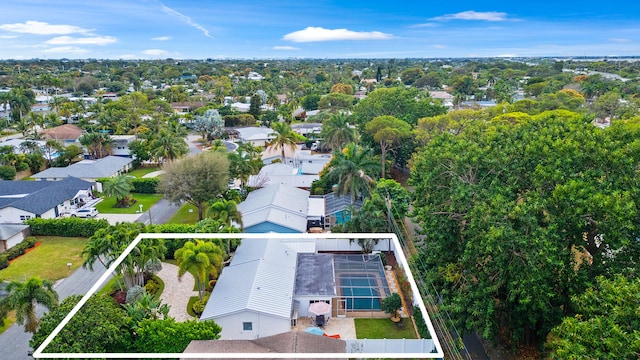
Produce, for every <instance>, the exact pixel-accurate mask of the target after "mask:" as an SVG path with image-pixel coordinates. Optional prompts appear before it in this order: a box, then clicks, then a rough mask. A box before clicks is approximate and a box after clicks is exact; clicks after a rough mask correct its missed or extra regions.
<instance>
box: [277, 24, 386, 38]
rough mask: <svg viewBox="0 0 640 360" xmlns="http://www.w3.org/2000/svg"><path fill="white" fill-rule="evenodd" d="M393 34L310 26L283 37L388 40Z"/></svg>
mask: <svg viewBox="0 0 640 360" xmlns="http://www.w3.org/2000/svg"><path fill="white" fill-rule="evenodd" d="M392 37H393V35H391V34H385V33H383V32H379V31H368V32H367V31H352V30H347V29H325V28H321V27H313V26H309V27H307V28H306V29H304V30H298V31H294V32H292V33H289V34H286V35H285V36H283V37H282V39H283V40H289V41H293V42H314V41H340V40H388V39H391V38H392Z"/></svg>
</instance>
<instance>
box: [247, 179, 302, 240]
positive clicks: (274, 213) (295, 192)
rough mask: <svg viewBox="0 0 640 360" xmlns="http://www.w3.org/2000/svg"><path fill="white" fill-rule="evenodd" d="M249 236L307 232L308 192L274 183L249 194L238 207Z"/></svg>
mask: <svg viewBox="0 0 640 360" xmlns="http://www.w3.org/2000/svg"><path fill="white" fill-rule="evenodd" d="M238 210H239V211H240V213H241V214H242V224H243V226H244V231H245V232H248V233H268V232H277V233H303V232H306V231H307V214H308V212H309V192H308V191H306V190H302V189H298V188H296V187H293V186H291V185H286V184H273V185H269V186H266V187H263V188H262V189H258V190H254V191H252V192H250V193H249V195H248V196H247V198H246V199H245V201H243V202H241V203H240V204H238Z"/></svg>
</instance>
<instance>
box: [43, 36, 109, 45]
mask: <svg viewBox="0 0 640 360" xmlns="http://www.w3.org/2000/svg"><path fill="white" fill-rule="evenodd" d="M117 41H118V40H117V39H116V38H114V37H113V36H94V37H81V38H76V37H71V36H58V37H54V38H53V39H51V40H47V41H45V44H49V45H100V46H102V45H107V44H112V43H114V42H117Z"/></svg>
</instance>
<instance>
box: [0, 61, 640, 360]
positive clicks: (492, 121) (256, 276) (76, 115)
mask: <svg viewBox="0 0 640 360" xmlns="http://www.w3.org/2000/svg"><path fill="white" fill-rule="evenodd" d="M636 67H637V62H635V61H631V60H626V59H625V60H610V59H604V60H601V59H590V60H589V61H586V60H582V59H571V58H526V59H509V60H506V59H499V58H498V59H408V60H402V61H400V60H396V59H384V60H382V59H377V60H359V59H353V60H329V59H324V60H287V61H285V60H277V61H275V60H270V61H267V60H261V61H257V60H253V61H251V60H219V61H218V60H212V59H208V60H175V59H164V60H149V61H142V60H130V61H129V60H127V61H125V60H118V61H116V60H94V59H87V60H68V59H60V60H40V61H36V60H32V61H20V60H0V131H1V132H0V178H1V179H2V180H0V319H2V320H3V321H2V323H1V325H2V327H0V354H1V356H0V357H2V358H3V359H5V358H6V359H28V358H31V357H32V356H33V357H36V358H37V357H38V356H40V355H42V354H44V353H49V352H52V353H58V354H68V353H80V354H136V353H157V354H159V355H160V354H173V355H174V356H173V357H180V356H185V358H191V357H193V356H194V354H201V355H202V357H215V356H214V355H215V354H226V355H225V356H227V355H228V356H236V357H237V358H251V355H252V354H258V353H273V356H274V357H278V355H282V354H287V356H295V354H301V353H311V354H320V355H322V356H320V357H323V356H324V357H326V356H328V355H327V353H330V354H331V356H333V355H335V357H336V358H360V357H363V358H367V357H369V358H373V357H375V358H385V357H389V358H394V357H395V358H398V357H402V356H406V357H408V358H455V359H493V358H496V359H497V358H506V359H531V358H576V357H572V356H573V355H566V354H573V353H572V352H571V351H576V352H578V353H579V354H580V355H583V354H582V353H580V351H581V350H580V351H579V350H575V349H567V348H566V346H567V345H566V342H567V341H575V342H578V341H583V340H582V337H581V336H583V335H584V334H587V335H588V334H590V333H589V331H588V330H589V329H591V327H589V326H588V325H589V324H582V322H580V324H581V325H580V326H585V328H582V327H580V328H579V329H580V331H578V330H576V329H577V328H578V325H576V323H575V321H578V320H581V321H582V320H583V321H584V322H587V321H588V319H599V320H598V321H604V320H602V319H601V318H600V317H599V316H600V315H599V314H593V313H588V312H587V311H588V310H589V309H591V308H590V307H589V306H586V305H585V304H589V302H590V301H593V300H592V299H591V298H588V297H587V295H588V294H591V292H593V291H596V292H598V293H599V294H601V295H599V296H601V298H602V299H610V298H616V297H624V296H622V295H619V294H617V293H616V292H615V291H628V292H629V293H633V291H634V289H637V288H638V286H639V285H638V281H637V277H636V271H635V269H636V268H637V262H636V260H637V256H636V255H637V253H638V249H640V244H639V243H638V241H637V239H638V238H640V237H638V236H636V235H637V233H638V231H637V229H638V224H640V222H638V221H637V220H640V219H637V214H640V212H637V211H636V202H637V201H638V196H637V195H638V191H639V190H638V189H640V187H639V186H637V185H638V184H639V180H640V178H638V174H637V165H638V164H639V163H640V159H638V156H640V155H639V154H640V152H638V151H637V150H638V149H637V141H636V139H637V137H636V136H635V135H634V134H636V132H638V129H640V127H638V126H637V119H638V109H640V106H638V105H639V104H640V103H639V102H638V100H637V98H636V97H637V96H636V95H637V93H638V91H639V90H638V89H640V87H639V86H640V85H638V84H640V82H639V81H640V80H639V79H638V77H637V69H636ZM589 71H598V73H592V72H589ZM634 71H635V73H634ZM602 74H619V76H620V78H617V77H604V76H602ZM633 74H636V75H634V76H633V77H632V76H631V75H633ZM636 135H639V134H636ZM583 297H584V298H583ZM625 298H626V297H625ZM635 305H637V304H635ZM607 306H609V305H607ZM610 306H615V307H620V308H623V310H620V311H621V312H622V313H624V312H625V311H627V310H628V309H629V307H633V306H634V303H633V301H631V303H630V304H627V303H623V304H612V305H610ZM69 314H72V316H71V317H68V315H69ZM515 319H520V320H515ZM594 321H595V320H594ZM607 321H611V322H612V323H610V324H608V325H607V326H611V327H614V326H619V327H621V328H623V329H626V330H624V331H621V333H620V334H618V335H617V337H616V339H617V341H619V342H620V343H621V344H623V343H624V344H626V342H625V341H628V339H629V336H628V334H636V333H637V331H635V329H637V328H634V327H633V326H634V325H635V324H637V319H633V317H631V319H629V318H627V317H624V316H621V318H620V319H609V320H607ZM618 322H619V323H618ZM60 323H65V324H66V325H65V326H64V327H63V328H60V329H57V326H58V324H60ZM96 323H99V324H101V326H97V327H96V326H92V325H90V324H96ZM90 326H92V328H91V331H88V327H90ZM581 331H583V332H584V333H582V332H581ZM634 331H635V332H634ZM52 333H54V334H55V336H53V337H52V338H50V337H49V335H50V334H52ZM162 334H173V335H172V336H170V337H169V338H170V339H171V341H169V338H168V337H166V335H162ZM587 335H584V336H587ZM163 336H164V337H163ZM612 336H613V335H612ZM631 337H632V336H631ZM629 346H630V348H631V349H635V350H631V351H632V352H633V351H636V353H634V354H637V351H640V350H638V349H636V348H634V347H633V346H631V345H629ZM585 348H588V349H591V348H590V347H588V346H586V345H585ZM5 349H7V350H6V351H5ZM585 351H586V350H585ZM589 351H594V354H598V353H597V350H593V349H592V350H589ZM606 351H607V352H611V351H614V350H612V349H609V348H607V350H606ZM229 354H231V355H229ZM627 355H628V354H626V355H620V358H631V357H629V356H627ZM131 357H135V355H131ZM577 357H580V356H577ZM591 357H593V358H598V356H595V355H594V356H591Z"/></svg>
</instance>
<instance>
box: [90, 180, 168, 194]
mask: <svg viewBox="0 0 640 360" xmlns="http://www.w3.org/2000/svg"><path fill="white" fill-rule="evenodd" d="M110 179H111V178H99V179H96V181H97V182H100V183H102V184H103V186H104V184H105V183H106V182H107V181H109V180H110ZM158 182H159V179H158V178H131V185H133V190H131V192H132V193H138V194H156V193H157V192H158Z"/></svg>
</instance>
